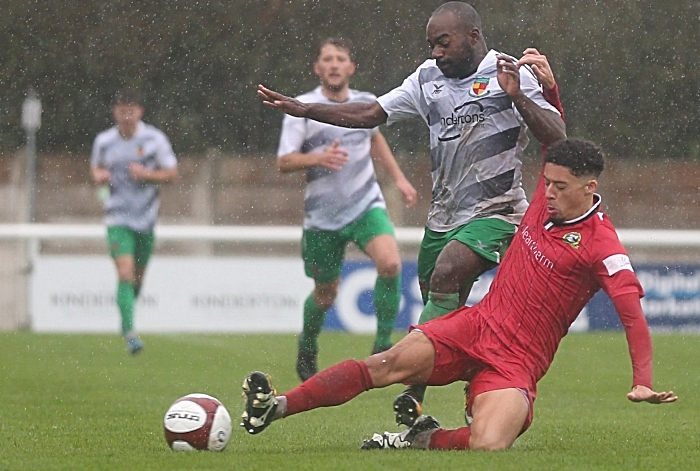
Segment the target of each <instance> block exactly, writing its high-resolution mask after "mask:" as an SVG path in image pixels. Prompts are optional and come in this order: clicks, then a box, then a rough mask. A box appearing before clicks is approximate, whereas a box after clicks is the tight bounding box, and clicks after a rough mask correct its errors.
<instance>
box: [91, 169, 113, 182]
mask: <svg viewBox="0 0 700 471" xmlns="http://www.w3.org/2000/svg"><path fill="white" fill-rule="evenodd" d="M90 177H91V178H92V181H93V182H94V183H95V184H96V185H106V184H107V183H109V180H110V179H111V178H112V174H111V173H110V171H109V170H107V169H106V168H104V167H100V166H99V165H91V166H90Z"/></svg>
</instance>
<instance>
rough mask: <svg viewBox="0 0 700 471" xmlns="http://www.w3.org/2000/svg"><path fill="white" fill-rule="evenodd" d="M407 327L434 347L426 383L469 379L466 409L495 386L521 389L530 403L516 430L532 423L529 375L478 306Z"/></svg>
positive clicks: (533, 386) (532, 386) (532, 390)
mask: <svg viewBox="0 0 700 471" xmlns="http://www.w3.org/2000/svg"><path fill="white" fill-rule="evenodd" d="M410 330H418V331H420V332H423V333H424V334H425V335H426V336H427V337H428V338H429V339H430V341H431V342H432V343H433V347H434V348H435V363H434V365H433V373H432V374H431V376H430V379H429V380H428V382H427V384H428V385H429V386H443V385H445V384H451V383H454V382H456V381H468V382H469V399H468V403H467V408H468V410H470V411H471V407H472V404H473V402H474V398H475V397H476V396H478V395H479V394H482V393H485V392H488V391H496V390H499V389H508V388H517V389H520V390H521V391H523V393H524V395H525V397H526V399H527V400H528V403H529V405H530V407H529V412H528V417H527V419H526V421H525V424H524V425H523V429H522V431H521V432H520V433H522V432H524V431H525V430H527V428H528V427H529V426H530V424H531V423H532V417H533V403H534V401H535V396H536V394H537V388H536V384H535V381H534V379H533V378H532V375H531V374H530V373H529V371H527V370H526V368H525V367H524V366H523V365H522V362H521V361H519V359H518V358H517V356H516V355H514V354H511V352H510V350H509V349H508V348H507V347H506V346H505V345H504V344H503V342H502V341H501V340H500V339H499V338H498V337H497V336H496V334H495V333H494V332H493V330H492V329H491V327H490V326H489V325H488V323H487V322H486V320H485V319H484V318H483V317H482V316H481V315H480V314H479V311H478V309H473V308H470V307H464V308H460V309H458V310H456V311H454V312H451V313H450V314H447V315H446V316H443V317H439V318H437V319H433V320H431V321H428V322H426V323H425V324H421V325H413V326H411V328H410Z"/></svg>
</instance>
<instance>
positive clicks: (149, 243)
mask: <svg viewBox="0 0 700 471" xmlns="http://www.w3.org/2000/svg"><path fill="white" fill-rule="evenodd" d="M154 248H155V236H154V234H153V232H145V233H139V232H137V233H136V234H135V247H134V297H135V298H138V297H139V294H140V293H141V287H142V286H143V278H144V275H145V273H146V267H147V266H148V261H149V260H150V259H151V254H153V249H154Z"/></svg>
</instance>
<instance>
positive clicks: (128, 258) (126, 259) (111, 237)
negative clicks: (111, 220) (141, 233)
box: [107, 226, 136, 282]
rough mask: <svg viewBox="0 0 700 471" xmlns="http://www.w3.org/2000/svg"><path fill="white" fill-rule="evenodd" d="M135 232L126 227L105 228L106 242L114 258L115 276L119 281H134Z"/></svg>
mask: <svg viewBox="0 0 700 471" xmlns="http://www.w3.org/2000/svg"><path fill="white" fill-rule="evenodd" d="M135 234H136V233H135V232H134V231H132V230H131V229H129V228H127V227H121V226H115V227H108V228H107V243H108V246H109V253H110V255H111V256H112V258H113V259H114V264H115V266H116V268H117V276H118V277H119V280H120V281H131V282H133V281H134V278H135V270H134V267H135V262H134V251H135V247H136V236H135Z"/></svg>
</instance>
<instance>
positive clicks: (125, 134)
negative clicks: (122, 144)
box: [117, 123, 139, 139]
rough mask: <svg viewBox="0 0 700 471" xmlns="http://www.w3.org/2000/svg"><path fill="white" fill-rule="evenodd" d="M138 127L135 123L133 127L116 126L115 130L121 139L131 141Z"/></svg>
mask: <svg viewBox="0 0 700 471" xmlns="http://www.w3.org/2000/svg"><path fill="white" fill-rule="evenodd" d="M138 127H139V125H138V123H136V124H134V125H133V126H118V127H117V129H118V130H119V135H120V136H121V137H122V139H131V138H132V137H134V134H136V130H137V129H138Z"/></svg>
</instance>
